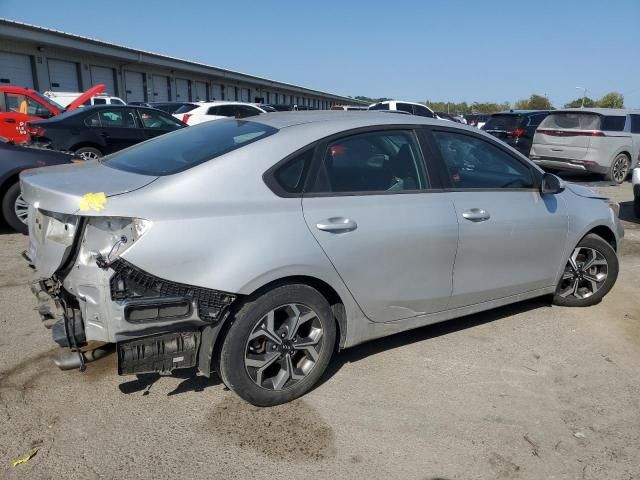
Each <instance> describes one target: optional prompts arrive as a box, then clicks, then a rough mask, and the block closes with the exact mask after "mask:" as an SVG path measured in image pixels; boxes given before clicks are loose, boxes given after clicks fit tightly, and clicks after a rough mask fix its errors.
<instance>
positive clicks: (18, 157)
mask: <svg viewBox="0 0 640 480" xmlns="http://www.w3.org/2000/svg"><path fill="white" fill-rule="evenodd" d="M74 161H76V162H77V161H81V160H80V159H79V158H78V157H77V156H75V155H70V154H68V153H62V152H54V151H52V150H44V149H37V148H28V147H23V146H19V145H14V144H13V143H11V142H9V141H7V140H6V139H0V206H1V207H2V209H1V213H2V219H3V220H4V221H5V222H6V223H7V225H9V226H10V227H11V228H13V229H14V230H16V231H17V232H20V233H25V234H26V233H27V220H28V213H29V209H28V205H27V203H26V202H25V201H24V199H23V198H22V194H21V192H20V178H19V175H20V172H22V171H24V170H26V169H29V168H39V167H46V166H51V165H63V164H67V163H71V162H74Z"/></svg>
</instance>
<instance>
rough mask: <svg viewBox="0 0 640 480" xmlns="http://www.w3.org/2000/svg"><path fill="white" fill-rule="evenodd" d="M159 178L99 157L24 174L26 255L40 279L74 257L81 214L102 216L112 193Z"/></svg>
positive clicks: (22, 177) (80, 228)
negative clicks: (115, 165)
mask: <svg viewBox="0 0 640 480" xmlns="http://www.w3.org/2000/svg"><path fill="white" fill-rule="evenodd" d="M157 178H158V177H155V176H147V175H140V174H137V173H132V172H126V171H124V170H116V169H114V168H109V167H107V166H105V165H103V164H101V163H99V162H98V161H92V162H83V163H79V164H71V165H59V166H54V167H47V168H38V169H33V170H25V171H24V172H22V174H21V175H20V183H21V186H22V194H23V197H24V199H25V200H26V201H27V202H28V203H29V249H28V256H29V259H30V260H31V262H32V263H33V265H34V266H35V268H36V272H37V275H38V277H40V278H50V277H51V276H52V275H53V274H54V273H55V272H56V271H57V270H58V269H59V268H60V267H61V266H63V265H65V262H67V261H69V260H70V259H71V257H73V255H74V252H75V249H77V248H78V247H77V245H78V242H79V239H80V235H81V233H82V228H83V222H84V219H83V217H86V216H96V215H101V213H100V211H101V210H103V209H104V208H105V207H106V205H107V202H108V200H107V199H108V198H109V197H113V196H115V195H121V194H123V193H127V192H132V191H134V190H138V189H140V188H142V187H145V186H146V185H149V184H150V183H151V182H153V181H154V180H156V179H157Z"/></svg>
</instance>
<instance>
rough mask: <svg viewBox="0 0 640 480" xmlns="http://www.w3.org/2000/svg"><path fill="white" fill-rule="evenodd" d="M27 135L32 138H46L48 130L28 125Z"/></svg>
mask: <svg viewBox="0 0 640 480" xmlns="http://www.w3.org/2000/svg"><path fill="white" fill-rule="evenodd" d="M27 133H28V134H29V135H30V136H32V137H44V134H45V133H46V130H45V129H44V128H42V127H38V126H36V125H31V124H29V123H27Z"/></svg>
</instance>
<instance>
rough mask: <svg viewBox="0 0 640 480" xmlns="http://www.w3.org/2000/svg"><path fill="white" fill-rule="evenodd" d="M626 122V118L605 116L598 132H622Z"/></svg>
mask: <svg viewBox="0 0 640 480" xmlns="http://www.w3.org/2000/svg"><path fill="white" fill-rule="evenodd" d="M626 122H627V117H626V116H619V115H617V116H613V115H606V116H604V117H602V127H600V130H604V131H605V132H622V131H623V130H624V124H625V123H626Z"/></svg>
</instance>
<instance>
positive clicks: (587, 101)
mask: <svg viewBox="0 0 640 480" xmlns="http://www.w3.org/2000/svg"><path fill="white" fill-rule="evenodd" d="M581 106H582V97H580V98H576V99H575V100H573V101H571V102H569V103H565V104H564V108H579V107H581ZM584 106H585V108H592V107H595V106H596V102H594V101H593V99H592V98H589V97H584Z"/></svg>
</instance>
